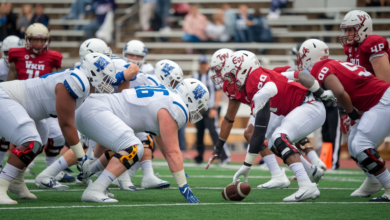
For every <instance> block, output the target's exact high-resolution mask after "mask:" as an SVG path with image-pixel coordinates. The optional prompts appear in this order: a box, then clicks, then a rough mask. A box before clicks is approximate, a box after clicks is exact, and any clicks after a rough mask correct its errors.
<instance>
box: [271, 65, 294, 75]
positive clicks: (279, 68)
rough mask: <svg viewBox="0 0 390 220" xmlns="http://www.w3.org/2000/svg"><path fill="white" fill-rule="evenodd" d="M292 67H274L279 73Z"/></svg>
mask: <svg viewBox="0 0 390 220" xmlns="http://www.w3.org/2000/svg"><path fill="white" fill-rule="evenodd" d="M290 68H291V67H290V66H281V67H275V68H274V69H273V71H275V72H277V73H283V72H286V71H287V70H288V69H290Z"/></svg>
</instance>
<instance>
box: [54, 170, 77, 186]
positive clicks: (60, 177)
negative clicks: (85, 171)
mask: <svg viewBox="0 0 390 220" xmlns="http://www.w3.org/2000/svg"><path fill="white" fill-rule="evenodd" d="M55 179H56V180H57V181H58V182H61V183H72V182H74V181H76V178H74V177H73V176H71V175H69V174H67V173H65V172H64V171H61V172H60V173H59V174H57V176H56V177H55Z"/></svg>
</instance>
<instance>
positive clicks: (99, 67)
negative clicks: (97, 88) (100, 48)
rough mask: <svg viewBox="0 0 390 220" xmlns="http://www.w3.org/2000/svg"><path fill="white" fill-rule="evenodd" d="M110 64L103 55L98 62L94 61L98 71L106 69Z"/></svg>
mask: <svg viewBox="0 0 390 220" xmlns="http://www.w3.org/2000/svg"><path fill="white" fill-rule="evenodd" d="M108 64H109V62H108V61H107V60H105V59H104V58H103V57H99V59H98V60H96V62H94V63H93V65H95V66H96V68H97V70H96V71H97V72H100V70H104V67H106V66H107V65H108Z"/></svg>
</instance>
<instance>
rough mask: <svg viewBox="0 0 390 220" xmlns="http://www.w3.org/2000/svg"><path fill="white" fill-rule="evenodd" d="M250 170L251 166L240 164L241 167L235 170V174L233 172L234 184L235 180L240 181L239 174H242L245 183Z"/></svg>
mask: <svg viewBox="0 0 390 220" xmlns="http://www.w3.org/2000/svg"><path fill="white" fill-rule="evenodd" d="M250 170H251V167H248V166H245V165H242V166H241V168H240V169H239V170H238V171H237V172H236V174H234V177H233V184H235V183H236V182H237V181H240V176H241V175H243V176H244V182H245V183H247V182H248V175H249V171H250Z"/></svg>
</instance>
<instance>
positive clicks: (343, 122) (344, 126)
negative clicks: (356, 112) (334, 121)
mask: <svg viewBox="0 0 390 220" xmlns="http://www.w3.org/2000/svg"><path fill="white" fill-rule="evenodd" d="M355 123H356V122H355V121H354V120H352V119H351V118H350V117H349V116H348V115H340V127H341V131H342V132H343V133H344V134H348V132H349V130H350V128H351V127H353V126H354V125H355Z"/></svg>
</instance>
